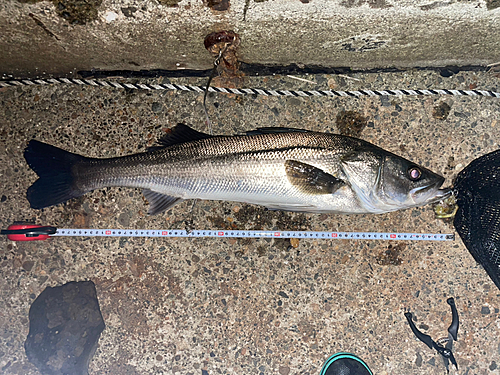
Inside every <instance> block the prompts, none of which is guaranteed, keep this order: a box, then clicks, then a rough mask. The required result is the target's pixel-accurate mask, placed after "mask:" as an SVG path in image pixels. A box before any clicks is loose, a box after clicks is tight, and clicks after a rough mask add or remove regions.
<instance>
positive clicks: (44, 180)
mask: <svg viewBox="0 0 500 375" xmlns="http://www.w3.org/2000/svg"><path fill="white" fill-rule="evenodd" d="M24 158H25V159H26V162H27V163H28V165H29V166H30V168H31V169H33V170H34V171H35V172H36V174H37V175H38V177H39V179H38V180H36V181H35V183H34V184H33V185H31V186H30V187H29V188H28V192H27V193H26V197H27V198H28V201H29V202H30V205H31V207H32V208H36V209H41V208H45V207H49V206H54V205H56V204H59V203H63V202H65V201H67V200H69V199H71V198H77V197H79V196H82V195H83V194H85V193H86V192H85V191H80V190H78V189H76V188H75V187H74V182H75V181H74V180H75V179H74V176H73V173H72V169H73V166H74V165H75V164H76V163H78V162H82V161H84V160H85V159H86V158H85V157H83V156H80V155H77V154H73V153H71V152H68V151H64V150H62V149H60V148H58V147H54V146H51V145H48V144H46V143H43V142H39V141H35V140H31V141H30V142H29V143H28V146H27V147H26V149H25V150H24Z"/></svg>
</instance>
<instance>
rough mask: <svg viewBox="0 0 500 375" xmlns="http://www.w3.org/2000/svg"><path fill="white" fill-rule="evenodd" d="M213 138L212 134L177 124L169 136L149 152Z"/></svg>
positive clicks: (169, 131) (150, 148)
mask: <svg viewBox="0 0 500 375" xmlns="http://www.w3.org/2000/svg"><path fill="white" fill-rule="evenodd" d="M212 137H213V136H212V135H210V134H206V133H202V132H199V131H197V130H194V129H193V128H190V127H189V126H187V125H184V124H177V125H176V126H174V127H173V128H172V129H169V130H168V132H167V134H165V135H164V136H163V137H161V138H160V139H159V140H158V142H157V145H155V146H152V147H149V148H148V151H156V150H160V149H162V148H165V147H170V146H173V145H178V144H182V143H187V142H193V141H198V140H201V139H207V138H212Z"/></svg>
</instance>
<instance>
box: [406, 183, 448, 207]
mask: <svg viewBox="0 0 500 375" xmlns="http://www.w3.org/2000/svg"><path fill="white" fill-rule="evenodd" d="M443 182H444V178H443V179H441V180H439V181H436V182H435V183H434V184H431V185H427V186H423V187H419V188H416V189H414V190H413V191H412V192H411V193H410V195H411V198H412V199H413V201H414V202H415V203H417V204H419V205H420V204H428V203H434V202H438V201H440V200H442V199H445V198H447V197H448V196H449V195H450V194H451V193H452V189H451V188H443V189H440V187H441V185H442V184H443Z"/></svg>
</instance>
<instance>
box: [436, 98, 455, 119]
mask: <svg viewBox="0 0 500 375" xmlns="http://www.w3.org/2000/svg"><path fill="white" fill-rule="evenodd" d="M450 110H451V107H450V106H449V105H448V104H447V103H444V102H443V103H440V104H438V105H436V106H435V107H434V109H433V111H432V117H434V118H435V119H437V120H446V118H447V117H448V115H449V114H450Z"/></svg>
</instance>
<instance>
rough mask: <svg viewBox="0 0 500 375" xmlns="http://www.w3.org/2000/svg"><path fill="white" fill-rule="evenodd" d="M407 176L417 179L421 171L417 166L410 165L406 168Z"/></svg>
mask: <svg viewBox="0 0 500 375" xmlns="http://www.w3.org/2000/svg"><path fill="white" fill-rule="evenodd" d="M408 177H409V178H410V180H412V181H418V180H420V177H422V171H421V170H420V168H418V167H410V168H408Z"/></svg>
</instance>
